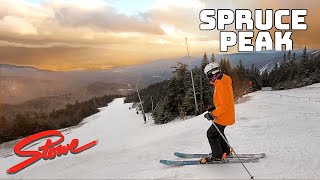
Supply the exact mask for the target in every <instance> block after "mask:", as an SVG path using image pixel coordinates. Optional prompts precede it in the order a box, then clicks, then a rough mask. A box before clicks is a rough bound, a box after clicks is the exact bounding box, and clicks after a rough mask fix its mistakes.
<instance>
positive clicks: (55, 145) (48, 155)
mask: <svg viewBox="0 0 320 180" xmlns="http://www.w3.org/2000/svg"><path fill="white" fill-rule="evenodd" d="M51 136H58V137H60V138H59V139H58V140H57V141H54V142H52V140H51V139H47V141H46V143H45V145H44V146H40V147H38V150H37V151H36V150H35V151H31V150H22V149H23V148H24V147H26V146H28V145H30V144H31V143H33V142H35V141H38V140H40V139H43V138H48V137H51ZM63 141H64V136H63V134H62V133H61V132H59V131H57V130H49V131H43V132H40V133H37V134H34V135H31V136H29V137H26V138H25V139H23V140H21V141H20V142H19V143H17V144H16V145H15V147H14V153H15V154H16V155H17V156H19V157H30V158H29V159H27V160H25V161H23V162H21V163H19V164H17V165H15V166H13V167H11V168H10V169H8V170H7V173H8V174H14V173H17V172H19V171H21V170H22V169H24V168H26V167H28V166H30V165H32V164H33V163H36V162H37V161H39V160H40V159H41V158H43V159H44V160H48V159H54V158H56V156H58V157H60V156H61V155H67V154H68V152H69V151H70V152H71V153H72V154H78V153H80V152H82V151H85V150H87V149H89V148H91V147H93V146H95V145H97V143H98V140H95V141H92V142H90V143H88V144H86V145H83V146H81V147H78V145H79V140H78V139H73V140H72V141H71V142H70V144H67V145H65V146H63V145H61V144H60V143H62V142H63ZM59 144H60V145H59ZM40 151H42V152H40Z"/></svg>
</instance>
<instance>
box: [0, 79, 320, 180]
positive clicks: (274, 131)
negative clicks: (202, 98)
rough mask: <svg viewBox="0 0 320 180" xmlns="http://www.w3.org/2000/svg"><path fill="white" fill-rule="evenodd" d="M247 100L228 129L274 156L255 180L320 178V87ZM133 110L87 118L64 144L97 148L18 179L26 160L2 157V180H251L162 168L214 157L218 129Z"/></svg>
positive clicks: (238, 144)
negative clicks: (168, 162)
mask: <svg viewBox="0 0 320 180" xmlns="http://www.w3.org/2000/svg"><path fill="white" fill-rule="evenodd" d="M245 98H246V99H247V100H246V101H245V102H243V103H240V104H237V105H236V118H237V121H236V124H235V125H233V126H230V127H227V128H226V132H225V133H226V135H227V137H228V139H229V141H230V144H231V145H232V146H233V147H234V149H235V151H236V152H237V153H260V152H265V153H266V154H267V157H266V158H264V159H260V161H259V162H258V163H253V164H246V166H247V167H248V169H249V170H250V172H251V173H252V174H253V175H254V176H255V178H256V179H273V178H277V179H278V178H291V179H292V178H298V179H311V178H315V179H318V178H319V177H320V172H319V169H320V157H319V156H318V150H319V149H320V144H319V142H320V131H319V129H320V123H319V121H320V102H317V101H310V99H312V100H316V99H320V84H315V85H312V86H309V87H304V88H299V89H292V90H285V91H259V92H255V93H251V94H249V95H248V96H246V97H245ZM309 98H310V99H309ZM131 105H132V104H124V103H123V98H121V99H116V100H114V101H113V102H112V103H110V104H109V106H108V107H105V108H101V109H100V110H101V111H100V112H99V113H97V114H94V115H92V116H90V117H88V118H86V119H85V120H84V124H83V125H82V126H80V127H77V128H72V129H66V130H64V131H63V133H64V134H65V141H64V143H63V144H66V143H69V142H70V141H71V139H73V138H78V139H79V140H80V145H81V144H85V143H88V142H91V141H93V140H95V139H98V140H99V144H98V145H97V146H95V147H93V148H91V149H89V150H87V151H85V152H82V153H80V154H77V155H73V154H70V153H69V154H68V155H67V156H62V157H57V158H55V159H54V160H48V161H44V160H40V161H39V162H37V163H35V164H34V165H32V166H29V167H27V168H26V169H24V170H22V171H20V172H19V173H17V174H14V175H7V174H6V173H5V172H6V170H7V169H8V168H9V167H11V166H13V165H15V164H17V163H19V162H21V161H22V160H23V158H20V157H17V156H16V155H12V156H9V157H6V158H4V156H2V158H1V159H0V178H6V179H7V178H14V179H20V178H32V179H34V178H41V179H43V178H50V179H57V178H72V179H88V178H90V179H92V178H94V179H101V178H103V179H144V178H146V179H162V178H164V179H196V178H199V179H200V178H201V179H214V178H218V179H221V178H224V179H239V178H245V179H249V176H248V175H247V174H246V172H245V170H244V169H243V167H242V166H241V164H223V165H221V164H218V165H201V166H183V167H170V166H164V165H162V164H160V163H159V160H160V159H178V158H176V157H174V156H173V152H174V151H180V152H190V153H194V152H196V153H207V152H209V151H210V150H209V144H208V142H207V138H206V131H207V129H208V128H209V126H210V125H211V123H210V122H209V121H207V120H205V119H204V118H203V116H202V115H201V116H198V117H194V118H191V119H188V120H179V119H177V120H175V121H173V122H171V123H168V124H165V125H155V124H153V122H152V121H148V123H147V124H143V119H142V117H141V115H140V114H139V115H137V114H136V111H135V110H134V109H132V110H129V107H130V106H131ZM43 142H44V141H42V142H41V143H40V144H43ZM11 144H12V143H11ZM38 146H39V145H35V146H34V147H30V149H33V150H34V149H36V147H38ZM8 149H9V150H10V148H2V149H1V150H0V155H4V154H6V153H8ZM11 149H12V147H11ZM11 151H12V150H11ZM11 153H12V152H11Z"/></svg>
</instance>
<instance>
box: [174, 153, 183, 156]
mask: <svg viewBox="0 0 320 180" xmlns="http://www.w3.org/2000/svg"><path fill="white" fill-rule="evenodd" d="M173 155H175V156H182V155H183V153H180V152H174V153H173Z"/></svg>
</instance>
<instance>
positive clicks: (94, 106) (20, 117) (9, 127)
mask: <svg viewBox="0 0 320 180" xmlns="http://www.w3.org/2000/svg"><path fill="white" fill-rule="evenodd" d="M118 97H121V95H106V96H102V97H94V98H91V99H90V100H87V101H84V102H76V103H75V104H67V105H66V107H65V108H64V109H59V110H53V111H52V112H51V113H48V114H46V113H36V112H24V113H19V114H17V115H16V117H15V118H14V119H13V120H11V121H10V122H9V121H8V120H7V119H6V118H5V117H3V116H1V119H0V123H1V126H0V143H3V142H7V141H11V140H15V139H19V138H22V137H25V136H28V135H32V134H35V133H38V132H41V131H45V130H51V129H62V128H67V127H71V126H74V125H78V124H79V123H80V122H81V121H82V120H83V119H84V118H86V117H88V116H90V115H92V114H95V113H97V112H99V110H98V108H99V107H103V106H107V105H108V103H110V102H111V101H113V100H114V99H115V98H118Z"/></svg>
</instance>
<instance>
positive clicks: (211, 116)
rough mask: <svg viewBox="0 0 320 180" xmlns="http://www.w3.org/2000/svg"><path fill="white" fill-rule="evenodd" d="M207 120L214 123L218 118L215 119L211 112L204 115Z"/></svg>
mask: <svg viewBox="0 0 320 180" xmlns="http://www.w3.org/2000/svg"><path fill="white" fill-rule="evenodd" d="M204 117H205V118H207V119H208V121H213V120H215V119H216V118H217V117H215V116H214V115H212V114H211V112H208V113H206V114H205V115H204Z"/></svg>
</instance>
